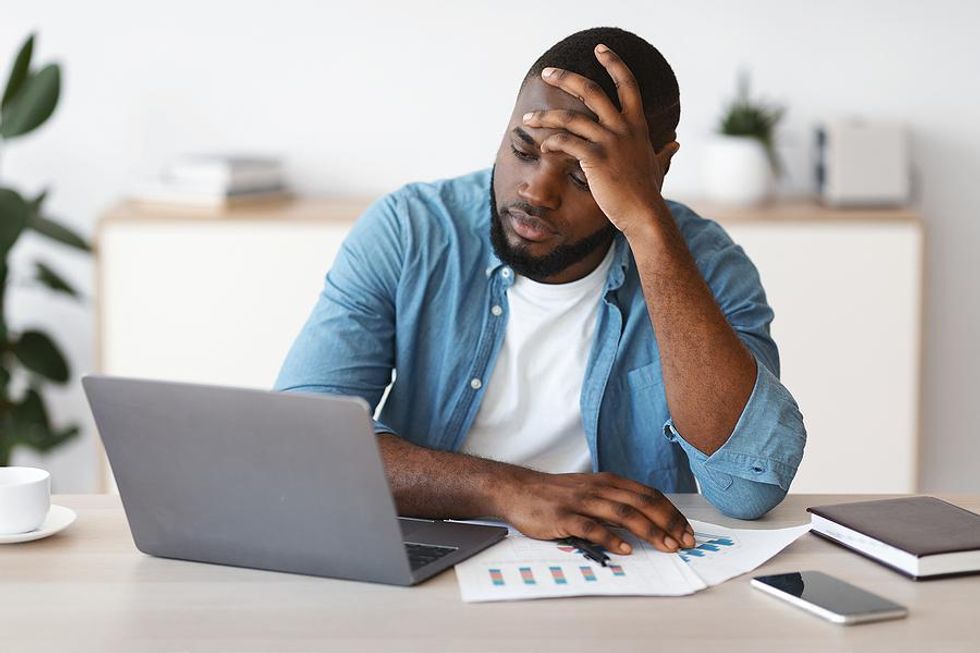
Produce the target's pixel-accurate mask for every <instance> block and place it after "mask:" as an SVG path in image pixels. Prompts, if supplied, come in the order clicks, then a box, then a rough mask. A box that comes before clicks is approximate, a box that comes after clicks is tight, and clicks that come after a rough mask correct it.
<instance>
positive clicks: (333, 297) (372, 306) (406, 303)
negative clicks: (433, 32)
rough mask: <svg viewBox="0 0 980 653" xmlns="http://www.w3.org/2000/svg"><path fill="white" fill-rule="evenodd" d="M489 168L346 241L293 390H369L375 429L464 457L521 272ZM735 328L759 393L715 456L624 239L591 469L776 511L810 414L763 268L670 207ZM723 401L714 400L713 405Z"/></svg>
mask: <svg viewBox="0 0 980 653" xmlns="http://www.w3.org/2000/svg"><path fill="white" fill-rule="evenodd" d="M489 193H490V170H489V169H488V170H482V171H479V172H475V173H472V174H469V175H466V176H463V177H458V178H454V179H448V180H442V181H438V182H434V183H429V184H422V183H419V184H409V185H407V186H404V187H403V188H401V189H399V190H397V191H396V192H394V193H391V194H389V195H387V196H385V197H383V198H381V199H379V200H378V201H376V202H375V203H374V204H372V205H371V206H370V207H369V208H368V209H367V211H366V212H365V213H364V215H363V216H361V218H360V219H359V220H357V222H356V223H355V224H354V227H353V228H352V230H351V232H350V233H349V234H348V236H347V238H346V239H345V241H344V243H343V245H342V247H341V249H340V252H339V254H338V256H337V258H336V260H335V261H334V264H333V267H332V268H331V269H330V271H329V272H328V273H327V275H326V282H325V285H324V288H323V291H322V292H321V294H320V296H319V299H318V301H317V303H316V305H315V306H314V308H313V312H312V314H311V315H310V317H309V319H308V320H307V322H306V324H305V325H304V326H303V328H302V330H301V332H300V334H299V336H298V337H297V339H296V341H295V343H294V344H293V346H292V348H291V350H290V352H289V354H288V355H287V357H286V360H285V362H284V364H283V367H282V370H281V372H280V374H279V378H278V379H277V381H276V384H275V387H276V389H278V390H281V391H296V392H314V393H331V394H341V395H356V396H359V397H362V398H364V399H365V400H367V402H368V403H369V404H370V405H371V406H372V408H375V407H376V406H377V404H378V402H379V401H380V400H381V397H382V394H383V393H384V390H385V388H386V386H388V384H389V382H391V379H392V371H393V370H394V371H395V380H394V382H393V383H392V386H391V389H390V392H389V395H388V397H387V400H386V401H385V403H384V405H383V407H382V409H381V411H380V414H379V415H378V417H379V418H380V419H379V420H376V422H375V430H376V432H378V433H380V432H391V433H394V434H397V435H398V436H400V437H402V438H404V439H405V440H408V441H410V442H413V443H415V444H418V445H422V446H424V447H428V448H432V449H441V450H445V451H458V450H459V449H460V448H461V447H462V445H463V443H464V441H465V439H466V434H467V432H468V431H469V429H470V426H471V425H472V424H473V420H474V418H475V416H476V414H477V410H478V409H479V407H480V401H481V400H482V398H483V394H484V392H485V390H486V387H487V382H488V380H489V378H490V375H491V373H492V372H493V366H494V362H495V361H496V359H497V355H498V353H499V352H500V347H501V344H502V342H503V339H504V335H505V333H506V324H507V319H508V307H507V289H508V288H509V287H510V286H511V285H512V284H513V283H514V271H513V270H512V269H511V268H509V267H507V266H506V265H503V264H502V263H501V261H500V260H499V259H498V258H497V257H496V255H495V254H494V252H493V248H492V247H491V244H490V202H489V197H490V196H489ZM667 205H668V207H669V208H670V211H671V213H672V214H673V216H674V219H675V220H676V222H677V225H678V227H679V228H680V231H681V233H682V234H683V236H684V239H685V241H686V242H687V245H688V247H689V248H690V250H691V253H692V254H693V256H694V259H695V261H696V263H697V266H698V268H699V270H700V271H701V274H702V276H703V277H704V279H705V281H706V282H707V284H708V286H709V287H710V288H711V291H712V293H713V294H714V296H715V299H716V301H717V302H718V304H719V306H720V307H721V309H722V311H723V312H724V314H725V316H726V318H727V320H728V322H729V324H730V325H731V326H732V328H733V329H734V330H735V332H736V333H737V334H738V336H739V337H740V338H741V340H742V342H744V343H745V345H746V346H747V347H748V349H749V350H750V351H751V352H752V353H753V354H754V355H755V358H756V361H757V366H756V367H757V373H756V380H755V387H754V388H753V390H752V394H751V396H750V397H749V400H748V402H747V404H746V406H745V408H744V409H743V411H742V415H741V416H740V417H739V420H738V422H737V424H736V425H735V428H734V430H733V431H732V433H731V435H730V437H729V438H728V441H727V442H726V443H725V444H724V445H723V446H722V447H721V448H719V449H718V450H716V451H715V452H714V453H713V454H711V455H710V456H707V455H705V454H704V453H702V452H701V451H699V450H698V449H697V448H695V447H694V446H692V445H691V444H690V443H688V442H687V441H686V440H685V439H684V436H683V434H682V433H678V431H677V429H676V428H675V427H674V425H673V422H672V420H671V417H670V411H669V410H668V407H667V399H666V396H665V393H664V381H663V375H662V373H661V365H660V351H659V347H658V346H657V340H656V337H655V336H654V332H653V327H652V325H651V322H650V318H649V315H648V313H647V306H646V303H645V300H644V297H643V291H642V288H641V286H640V280H639V276H638V274H637V270H636V264H635V261H634V259H633V255H632V252H631V251H630V248H629V245H628V243H627V241H626V239H625V238H624V237H623V236H622V234H618V235H617V237H616V239H615V241H614V245H613V246H614V247H615V253H614V259H613V264H612V267H611V268H610V270H609V273H608V276H607V278H606V283H605V289H604V291H603V295H602V300H601V305H600V307H599V312H598V316H597V318H596V319H597V322H596V328H595V336H594V341H593V344H592V350H591V353H590V355H589V360H588V362H587V366H586V373H585V378H584V379H583V383H582V394H581V398H580V403H579V407H580V409H581V414H582V419H583V426H584V429H585V434H586V439H587V441H588V447H589V451H590V453H591V456H592V469H593V471H609V472H613V473H616V474H618V475H621V476H625V477H627V478H631V479H633V480H635V481H638V482H640V483H643V484H645V485H649V486H651V487H654V488H657V489H659V490H661V491H662V492H695V491H697V486H696V485H695V479H697V482H698V484H699V485H700V489H701V492H702V493H703V494H704V496H705V497H706V498H707V499H708V500H709V501H710V502H711V503H712V504H713V505H714V506H716V507H717V508H718V509H719V510H721V512H723V513H724V514H726V515H729V516H733V517H739V518H743V519H754V518H756V517H759V516H761V515H763V514H764V513H765V512H767V511H768V510H769V509H771V508H772V507H774V506H775V505H776V504H778V503H779V502H780V501H781V500H782V498H783V496H785V494H786V491H787V490H788V489H789V486H790V482H791V481H792V480H793V476H794V475H795V473H796V469H797V467H798V466H799V463H800V460H801V458H802V456H803V445H804V442H805V439H806V432H805V430H804V427H803V418H802V416H801V414H800V411H799V408H798V407H797V404H796V402H795V401H794V400H793V397H792V396H791V395H790V393H789V392H788V391H787V390H786V388H784V387H783V385H782V384H781V383H780V382H779V354H778V352H777V349H776V345H775V343H774V342H773V340H772V338H771V337H770V335H769V323H770V322H771V321H772V318H773V312H772V310H771V309H770V308H769V305H768V304H767V303H766V297H765V293H764V291H763V289H762V285H761V283H760V281H759V275H758V272H757V271H756V268H755V266H754V265H753V264H752V262H751V261H750V260H749V259H748V257H747V256H746V255H745V252H744V251H742V249H741V247H739V246H737V245H735V244H734V243H733V242H732V240H731V238H729V237H728V235H727V234H726V233H725V231H724V230H723V229H722V228H721V227H720V226H719V225H718V224H717V223H715V222H712V221H710V220H705V219H703V218H701V217H700V216H698V215H697V214H695V213H694V212H693V211H692V210H691V209H689V208H688V207H686V206H684V205H683V204H679V203H677V202H670V201H668V202H667ZM704 409H705V410H711V406H705V407H704Z"/></svg>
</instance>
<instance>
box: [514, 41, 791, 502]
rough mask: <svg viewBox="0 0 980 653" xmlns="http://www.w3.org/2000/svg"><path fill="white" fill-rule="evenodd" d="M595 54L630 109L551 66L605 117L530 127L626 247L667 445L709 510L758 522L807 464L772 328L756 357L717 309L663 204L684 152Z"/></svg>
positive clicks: (556, 78)
mask: <svg viewBox="0 0 980 653" xmlns="http://www.w3.org/2000/svg"><path fill="white" fill-rule="evenodd" d="M595 54H596V57H597V58H598V60H599V62H600V63H601V64H602V65H603V66H605V68H606V70H607V71H608V72H609V75H610V76H611V77H612V78H613V79H614V80H615V82H616V88H617V91H618V94H619V101H620V106H621V109H619V108H617V107H616V106H615V105H613V103H612V101H611V100H610V99H609V98H608V97H607V96H606V94H605V93H604V92H603V91H602V89H601V88H600V87H599V85H598V84H596V83H595V82H593V81H591V80H588V79H586V78H584V77H582V76H581V75H578V74H575V73H572V72H569V71H565V70H560V69H550V68H546V69H545V70H544V71H542V78H543V79H544V80H545V81H546V82H548V83H549V84H552V85H554V86H556V87H558V88H560V89H562V90H564V91H566V92H567V93H569V94H571V95H572V96H574V97H577V98H579V99H581V100H582V102H583V103H584V104H585V105H586V106H587V107H588V108H589V109H590V110H591V111H592V112H593V113H594V114H595V116H596V119H593V118H592V117H591V116H588V115H586V114H584V113H579V112H574V111H567V110H560V111H558V110H553V111H533V112H530V113H528V114H526V115H525V116H524V123H525V124H527V125H528V126H532V127H544V128H553V129H558V130H560V131H558V132H557V133H555V134H553V135H551V136H549V137H548V138H546V139H545V140H544V141H543V142H542V143H541V146H540V147H541V151H542V152H545V151H560V152H564V153H566V154H568V155H569V156H572V157H575V158H576V159H577V160H578V161H579V164H580V166H581V168H582V171H583V172H584V173H585V175H586V177H587V179H588V183H589V189H590V190H591V192H592V197H593V199H594V200H595V202H596V204H597V205H598V206H599V208H600V209H601V210H602V212H603V213H604V214H605V215H606V216H607V217H608V218H609V220H610V222H612V223H613V224H614V225H615V226H616V227H617V228H618V229H619V230H620V231H621V232H623V234H624V235H625V236H626V238H627V240H628V241H629V244H630V247H631V249H632V251H633V254H634V258H635V259H636V262H637V267H638V272H639V275H640V280H641V285H642V287H643V293H644V298H645V300H646V304H647V309H648V313H649V314H650V320H651V323H652V325H653V327H654V330H655V332H656V338H657V343H658V346H659V348H660V353H661V368H662V372H663V375H664V385H665V392H666V396H667V403H668V408H669V411H670V413H671V419H670V420H669V421H668V423H667V424H665V425H664V426H665V430H666V431H667V432H666V433H665V435H666V436H667V437H668V438H669V439H671V440H674V441H679V443H680V445H681V447H682V448H684V451H685V453H687V456H688V460H689V461H690V462H691V467H692V469H693V470H694V473H695V475H696V476H697V477H698V480H699V481H700V482H701V485H702V490H703V491H704V493H705V496H707V497H708V499H709V500H710V501H712V503H714V504H715V505H716V506H717V507H718V508H719V509H721V510H722V511H723V512H725V513H726V514H729V515H732V516H737V517H742V518H754V517H758V516H760V515H762V514H763V513H765V512H766V511H767V510H769V509H770V508H772V507H773V506H774V505H776V504H777V503H778V502H779V501H780V500H782V497H783V496H784V495H785V493H786V491H787V490H788V488H789V482H790V480H792V478H793V475H794V474H795V472H796V467H797V465H798V464H799V461H800V458H801V457H802V451H803V442H804V440H805V430H804V429H803V422H802V417H801V416H800V414H799V410H798V407H797V406H796V402H795V401H793V399H792V397H791V396H789V393H788V392H787V391H786V390H785V388H783V387H782V385H781V384H780V383H779V381H778V379H777V378H776V376H775V375H776V374H778V369H777V368H778V365H777V363H776V358H775V350H774V347H772V346H771V341H770V340H769V339H768V330H767V328H766V324H765V323H759V324H755V325H754V326H755V328H756V331H755V332H753V333H751V335H746V338H747V342H749V343H750V344H751V345H752V351H750V350H749V348H748V347H747V346H746V345H745V344H743V341H742V340H741V339H740V337H739V334H738V333H736V331H735V329H733V328H732V326H731V325H730V324H729V323H728V320H727V318H726V313H724V312H723V311H722V309H721V308H720V307H719V306H718V303H717V302H716V301H715V296H714V294H713V292H712V289H711V288H709V286H708V284H707V283H706V282H705V279H704V277H703V276H702V274H701V271H700V270H699V268H698V266H697V264H696V263H695V261H694V258H693V257H692V256H691V253H690V250H688V248H687V244H686V242H685V241H684V238H683V236H682V234H681V232H680V230H679V229H678V227H677V225H676V224H675V222H674V219H673V216H672V215H671V212H670V210H669V208H668V207H667V205H666V203H665V202H664V199H663V197H662V195H661V187H662V185H663V179H664V175H665V173H666V171H667V169H668V167H669V164H670V159H671V157H672V156H673V155H674V154H675V153H676V152H677V150H678V148H679V145H678V144H677V142H676V141H672V142H670V143H667V144H666V145H662V146H661V149H660V151H659V152H658V151H656V150H655V149H654V145H653V144H652V143H651V142H650V136H649V128H648V125H647V116H646V114H645V113H644V109H643V102H642V98H641V96H640V92H639V89H638V87H637V84H636V79H635V78H634V77H633V74H632V73H631V72H630V70H629V68H628V67H627V66H626V64H624V63H623V61H622V60H621V59H620V58H619V57H618V56H617V55H616V54H615V53H613V52H612V51H610V50H609V49H608V48H606V47H605V46H603V45H599V46H597V47H596V51H595ZM745 272H751V273H752V276H753V277H755V269H754V268H753V267H752V266H751V264H748V266H747V267H743V268H741V269H739V270H736V274H739V273H745ZM756 285H757V284H756ZM757 290H758V293H757V294H758V295H759V296H761V287H760V288H758V289H757ZM752 294H753V293H751V292H750V293H749V295H752ZM738 299H745V300H746V302H747V303H749V304H752V303H753V301H752V299H751V298H749V297H739V298H738ZM762 303H763V304H764V300H762ZM760 337H761V338H762V340H763V341H764V342H762V341H759V339H758V338H760ZM767 349H771V350H772V355H771V356H769V357H766V358H764V359H763V360H764V362H768V363H769V364H770V365H772V368H771V369H769V368H767V366H766V365H765V364H759V360H760V359H759V358H758V356H759V352H760V351H764V350H767ZM757 350H758V351H757ZM678 427H679V430H680V432H682V433H683V434H684V435H683V437H682V438H680V437H678V436H679V435H680V434H679V433H678ZM726 444H733V445H734V446H728V447H726V446H725V445H726Z"/></svg>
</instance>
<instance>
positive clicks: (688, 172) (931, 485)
mask: <svg viewBox="0 0 980 653" xmlns="http://www.w3.org/2000/svg"><path fill="white" fill-rule="evenodd" d="M0 15H2V17H3V19H2V21H0V57H3V58H2V59H0V61H2V62H3V68H4V74H6V69H7V68H8V67H9V61H10V57H12V55H13V52H14V50H15V48H16V47H17V46H18V45H19V43H20V41H21V40H22V38H23V37H24V35H25V34H26V33H28V32H29V31H30V30H32V29H37V30H38V31H39V33H40V37H39V43H38V47H37V48H36V53H37V55H39V57H40V60H41V61H47V60H50V59H52V58H56V59H58V60H60V61H61V62H62V63H63V65H64V73H65V89H64V97H63V103H62V105H61V107H60V108H59V110H58V113H57V114H56V115H55V117H54V118H53V120H52V121H51V122H50V123H49V124H48V125H46V126H45V128H44V129H43V130H41V131H40V132H38V133H37V134H36V135H34V136H32V137H29V138H27V139H23V140H21V141H15V142H14V143H13V144H12V145H11V144H8V146H7V147H6V148H5V149H4V150H3V151H2V152H0V180H2V181H3V183H6V184H15V185H18V186H20V187H21V188H22V189H25V190H30V191H33V190H35V189H37V188H40V187H41V186H43V185H47V184H50V185H51V186H52V187H53V189H54V192H53V193H52V195H51V198H50V200H49V201H50V204H49V207H50V208H51V209H52V210H53V212H54V213H55V214H57V215H59V216H62V217H63V218H64V219H65V221H67V222H70V223H72V224H73V225H75V226H77V227H78V228H79V229H81V230H82V231H84V232H86V233H92V232H93V231H94V225H95V222H96V220H97V217H98V215H99V212H100V211H101V210H103V209H104V208H105V207H106V206H107V205H108V204H110V203H112V202H113V201H114V200H115V199H117V198H118V197H119V196H120V194H121V193H123V192H124V190H125V189H126V188H127V187H129V186H130V185H131V184H132V183H133V182H135V181H136V180H138V179H139V178H140V177H141V176H144V175H147V174H151V173H153V172H154V171H155V170H157V169H158V168H159V167H160V166H161V165H162V164H164V163H165V162H166V161H167V160H168V159H169V158H170V157H172V156H173V155H175V154H177V153H180V152H184V151H188V150H210V149H243V150H261V151H268V152H273V153H279V154H281V155H282V156H284V157H285V158H286V160H287V162H288V165H289V173H290V176H291V178H292V179H293V181H294V183H295V186H296V188H297V189H298V190H299V191H300V192H302V193H307V194H331V193H333V194H365V193H368V194H377V193H382V192H385V191H387V190H390V189H392V188H394V187H396V186H397V185H400V184H401V183H403V182H407V181H411V180H417V179H431V178H437V177H444V176H451V175H455V174H459V173H462V172H465V171H469V170H472V169H475V168H479V167H483V166H485V165H488V164H489V163H490V162H491V161H492V158H493V155H494V152H495V149H496V146H497V143H498V140H499V138H500V136H501V130H502V129H503V126H504V124H505V122H506V119H507V117H508V115H509V113H510V110H511V106H512V103H513V99H514V95H515V92H516V90H517V86H518V84H519V82H520V80H521V78H522V76H523V74H524V72H525V70H526V68H527V67H528V66H529V65H530V63H531V62H532V61H533V60H534V59H535V58H536V57H537V56H538V55H539V54H540V53H541V52H542V51H544V49H546V48H547V47H548V46H550V45H551V44H552V43H553V42H555V41H557V40H559V39H560V38H562V37H564V36H566V35H567V34H569V33H571V32H573V31H576V30H578V29H582V28H585V27H589V26H594V25H617V26H621V27H624V28H627V29H630V30H632V31H635V32H637V33H639V34H640V35H642V36H644V37H646V38H647V39H648V40H650V41H651V42H652V43H654V44H655V45H656V46H657V47H659V48H660V49H661V51H662V52H663V53H664V54H665V56H666V57H667V58H668V60H669V61H670V62H671V64H672V65H673V67H674V70H675V72H676V73H677V76H678V79H679V81H680V85H681V94H682V118H681V127H680V129H679V140H680V142H681V144H682V149H681V152H680V154H679V155H678V157H676V158H675V160H674V164H673V167H672V170H671V174H670V178H669V179H668V188H667V190H668V194H673V195H675V196H693V195H697V194H698V188H699V168H698V160H699V155H700V152H701V149H702V148H701V144H702V143H703V141H704V137H705V135H706V134H707V133H708V132H709V131H710V130H711V128H712V126H713V124H714V122H715V120H716V118H717V116H718V112H719V110H720V107H721V104H722V102H723V100H724V99H725V98H727V97H728V96H729V95H730V94H731V92H732V88H733V85H734V77H735V72H736V69H737V67H738V66H740V65H745V66H749V67H750V68H751V70H752V71H753V79H754V84H755V88H756V89H758V90H760V91H761V92H763V93H764V94H766V95H768V96H770V97H772V98H777V99H779V100H781V101H783V102H784V103H785V104H786V105H787V106H788V107H789V109H790V111H789V114H788V117H787V120H786V121H785V124H784V126H783V130H782V134H783V143H782V147H781V149H782V151H783V154H784V156H785V158H786V159H787V162H788V165H789V170H790V177H789V179H788V180H787V181H786V188H785V190H786V191H787V192H797V191H800V190H806V189H808V188H809V186H810V182H809V173H808V161H809V156H810V144H811V140H812V139H811V128H812V126H813V124H814V123H815V122H817V121H819V120H821V119H823V118H826V117H830V116H837V115H842V114H847V115H850V114H857V115H865V116H876V117H881V118H889V119H898V120H902V121H904V122H906V123H907V124H908V125H909V126H910V127H911V128H912V130H913V134H914V141H913V153H914V157H915V161H916V163H917V168H918V172H919V181H920V184H921V208H922V212H923V215H924V217H925V221H926V228H927V245H926V265H927V274H926V299H925V306H926V323H925V343H924V390H923V401H924V403H923V430H922V434H923V439H922V467H921V482H922V489H924V490H939V489H942V490H955V491H973V492H977V491H980V474H977V473H976V471H977V464H976V462H975V461H976V460H977V459H978V458H980V438H978V437H977V433H980V411H978V410H977V409H976V401H977V400H976V398H975V394H976V393H977V390H978V389H980V372H978V370H980V346H978V345H976V344H975V342H974V336H973V333H972V332H971V330H970V327H971V326H972V327H974V329H975V328H976V326H977V325H978V324H980V320H978V319H977V318H978V317H980V293H977V292H976V290H975V283H974V279H976V278H977V276H978V272H980V264H978V263H977V262H976V261H977V260H978V259H977V256H976V251H977V246H978V245H980V238H978V236H980V220H978V219H977V217H978V216H977V212H978V210H977V206H980V184H977V183H976V179H978V178H980V121H978V119H977V116H978V115H980V83H978V82H977V79H978V77H977V73H976V69H975V67H976V64H977V62H978V61H980V40H978V39H976V25H977V24H980V5H978V4H976V3H969V2H966V1H962V2H955V1H952V0H946V1H934V2H930V3H920V2H912V1H902V2H899V1H897V0H876V1H873V2H870V1H869V2H862V3H853V2H821V3H813V2H803V1H800V0H794V1H784V0H768V1H765V2H763V1H759V2H740V3H728V2H722V1H720V0H719V1H717V2H685V3H678V2H612V1H609V0H607V1H606V2H601V3H598V2H589V1H582V0H566V1H564V2H555V3H526V2H513V1H506V2H505V1H500V0H497V1H495V2H466V3H438V2H428V1H427V2H411V3H396V2H392V3H380V2H358V3H350V4H345V5H340V4H330V3H318V2H290V1H280V2H276V3H254V4H248V3H242V2H201V1H200V0H198V1H196V2H187V1H183V0H180V1H176V0H175V1H171V2H168V3H134V2H123V1H121V0H89V1H88V2H84V3H76V2H68V1H67V0H66V1H64V2H48V1H39V0H34V1H33V2H30V3H16V2H13V1H12V0H3V6H2V9H0ZM37 251H42V252H43V253H44V254H45V255H46V256H48V258H49V259H50V260H52V261H53V262H54V264H56V265H58V266H59V268H61V269H63V270H64V271H65V272H66V273H68V274H70V275H71V276H73V277H74V278H76V279H79V278H80V279H83V280H84V285H85V286H86V288H87V289H88V291H89V292H90V293H91V285H92V284H91V277H92V267H91V265H90V264H89V263H88V262H87V261H86V260H85V258H84V257H81V256H77V255H74V254H71V253H64V252H60V251H58V252H56V251H55V250H54V248H53V247H48V246H46V245H44V246H41V245H37V244H36V243H34V242H27V243H24V244H23V245H21V246H20V247H19V248H18V251H17V252H15V254H16V259H17V261H18V262H19V264H20V265H21V266H22V269H23V270H25V271H26V270H27V268H26V264H27V262H28V261H29V260H31V258H32V256H33V254H34V253H35V252H37ZM828 264H831V259H828ZM174 265H179V261H174ZM868 265H869V266H871V265H874V261H868ZM775 308H776V311H777V315H778V310H779V307H778V306H776V307H775ZM9 311H10V314H11V315H12V316H13V317H12V320H13V322H14V323H15V324H27V323H41V324H45V325H48V326H49V327H50V329H51V331H52V332H53V333H54V334H55V335H57V336H58V339H59V341H61V342H62V343H64V345H65V347H66V349H68V351H69V352H70V354H71V357H72V360H73V361H74V367H75V369H76V371H78V372H84V371H87V370H91V369H93V367H94V352H93V341H94V324H93V307H92V306H91V304H89V305H88V306H86V307H76V306H74V305H72V304H71V303H70V302H66V301H64V300H62V299H60V298H54V297H50V296H48V295H47V294H45V293H37V292H35V291H31V290H30V289H26V288H25V289H22V290H19V291H18V292H17V293H16V294H15V296H14V297H13V300H12V302H11V306H10V308H9ZM840 317H841V319H844V320H847V319H860V318H859V316H856V315H842V316H840ZM147 346H148V347H152V346H153V343H147ZM828 355H833V352H828ZM841 364H842V365H847V361H841ZM270 383H271V379H270ZM51 396H52V397H53V398H54V399H55V400H56V402H57V405H56V413H55V414H56V416H57V417H59V418H61V419H80V420H84V421H85V422H86V423H87V424H88V423H89V419H88V416H87V409H86V407H85V402H84V398H83V396H82V393H81V388H80V386H79V385H78V384H77V383H73V384H72V385H71V387H70V388H68V389H66V390H64V391H59V392H57V393H52V395H51ZM804 411H805V407H804ZM89 428H90V424H89ZM811 437H813V438H819V437H820V434H819V433H812V434H811ZM880 455H887V452H886V451H883V452H880ZM93 458H94V448H93V446H92V443H91V430H90V431H89V435H88V437H87V440H85V441H81V442H78V443H76V444H74V445H72V446H71V447H66V448H65V449H64V450H62V451H61V452H58V453H56V454H55V455H54V456H53V457H52V458H51V459H50V460H49V461H48V464H49V465H50V466H51V468H52V469H53V470H54V472H55V479H56V480H55V485H56V490H57V491H85V490H88V489H90V488H91V487H93V484H94V482H95V476H94V471H92V467H91V466H90V465H88V464H87V463H88V462H89V461H91V460H92V459H93ZM18 460H19V461H20V462H32V461H33V460H35V459H34V457H33V456H29V455H21V456H20V457H19V458H18ZM80 461H84V463H81V462H80Z"/></svg>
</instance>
